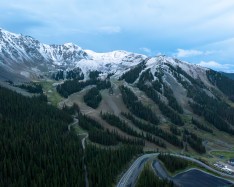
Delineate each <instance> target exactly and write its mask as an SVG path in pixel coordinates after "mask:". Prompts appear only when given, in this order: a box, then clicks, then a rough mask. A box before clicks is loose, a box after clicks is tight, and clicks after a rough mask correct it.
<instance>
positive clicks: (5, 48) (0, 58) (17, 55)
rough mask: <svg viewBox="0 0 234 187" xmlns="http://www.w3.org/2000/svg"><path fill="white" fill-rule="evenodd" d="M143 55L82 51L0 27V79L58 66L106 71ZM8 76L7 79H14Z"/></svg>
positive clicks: (35, 74) (40, 72)
mask: <svg viewBox="0 0 234 187" xmlns="http://www.w3.org/2000/svg"><path fill="white" fill-rule="evenodd" d="M139 58H146V57H145V56H143V55H137V54H134V53H129V52H126V51H114V52H110V53H95V52H92V51H89V50H87V51H85V50H83V49H82V48H80V47H79V46H77V45H74V44H72V43H66V44H64V45H47V44H42V43H40V42H39V41H38V40H36V39H34V38H32V37H30V36H23V35H20V34H14V33H11V32H8V31H6V30H3V29H0V71H1V72H2V73H1V75H2V76H1V78H5V76H4V75H5V74H6V72H8V73H11V74H12V75H14V76H17V77H16V78H19V76H20V75H21V77H24V78H28V79H32V78H34V79H35V78H38V77H40V76H43V75H45V74H48V73H49V72H56V71H58V69H62V70H67V69H69V70H71V69H74V68H76V67H80V68H81V69H82V70H83V71H84V74H86V71H88V70H89V69H95V70H103V71H106V72H108V71H110V68H111V69H116V68H117V67H116V66H124V65H125V64H122V62H130V61H133V60H134V59H139ZM14 76H13V77H12V76H9V77H8V78H9V79H12V78H14Z"/></svg>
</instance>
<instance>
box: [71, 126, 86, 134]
mask: <svg viewBox="0 0 234 187" xmlns="http://www.w3.org/2000/svg"><path fill="white" fill-rule="evenodd" d="M73 128H74V129H75V131H76V133H77V134H78V135H79V134H83V133H87V132H86V131H85V130H84V129H82V128H81V127H80V126H79V125H74V127H73Z"/></svg>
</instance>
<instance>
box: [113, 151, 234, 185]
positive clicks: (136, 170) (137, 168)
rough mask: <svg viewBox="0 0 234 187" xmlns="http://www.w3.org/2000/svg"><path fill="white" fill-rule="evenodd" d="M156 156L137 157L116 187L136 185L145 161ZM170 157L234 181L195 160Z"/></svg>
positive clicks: (231, 176) (155, 154) (181, 156)
mask: <svg viewBox="0 0 234 187" xmlns="http://www.w3.org/2000/svg"><path fill="white" fill-rule="evenodd" d="M158 154H159V153H151V154H145V155H142V156H140V157H138V158H137V159H136V160H135V162H134V163H133V164H132V165H131V167H130V168H129V169H128V170H127V171H126V172H125V174H124V175H123V176H122V178H121V179H120V180H119V182H118V184H117V187H134V185H135V183H136V179H137V177H138V176H139V174H140V172H141V170H142V168H143V166H144V164H145V163H146V161H147V160H149V159H150V158H153V157H155V156H157V155H158ZM171 155H173V156H177V157H180V158H183V159H186V160H189V161H192V162H195V163H197V164H198V165H200V166H202V167H204V168H206V169H207V170H209V171H212V172H214V173H217V174H219V175H220V176H223V177H229V178H233V179H234V176H233V175H228V174H225V173H222V172H220V171H217V170H215V169H214V168H211V167H210V166H208V165H206V164H204V163H203V162H201V161H199V160H196V159H194V158H191V157H187V156H183V155H178V154H171Z"/></svg>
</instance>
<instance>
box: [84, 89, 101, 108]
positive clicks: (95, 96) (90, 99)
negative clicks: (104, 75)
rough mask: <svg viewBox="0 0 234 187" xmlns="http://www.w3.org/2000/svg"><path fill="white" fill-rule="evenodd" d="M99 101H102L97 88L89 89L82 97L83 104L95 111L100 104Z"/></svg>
mask: <svg viewBox="0 0 234 187" xmlns="http://www.w3.org/2000/svg"><path fill="white" fill-rule="evenodd" d="M101 101H102V96H101V94H100V92H99V90H98V89H97V87H93V88H91V89H90V90H88V91H87V92H86V94H85V95H84V102H85V103H86V104H87V105H88V106H90V107H92V108H94V109H96V108H97V107H98V105H99V104H100V102H101Z"/></svg>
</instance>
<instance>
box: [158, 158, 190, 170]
mask: <svg viewBox="0 0 234 187" xmlns="http://www.w3.org/2000/svg"><path fill="white" fill-rule="evenodd" d="M158 159H159V160H161V161H162V162H163V164H164V165H165V167H166V168H167V170H168V171H170V172H171V173H174V172H176V171H179V170H184V169H186V168H187V167H188V166H189V165H190V164H191V162H190V161H188V160H185V159H183V158H179V157H176V156H173V155H170V154H167V153H160V154H159V155H158Z"/></svg>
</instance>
